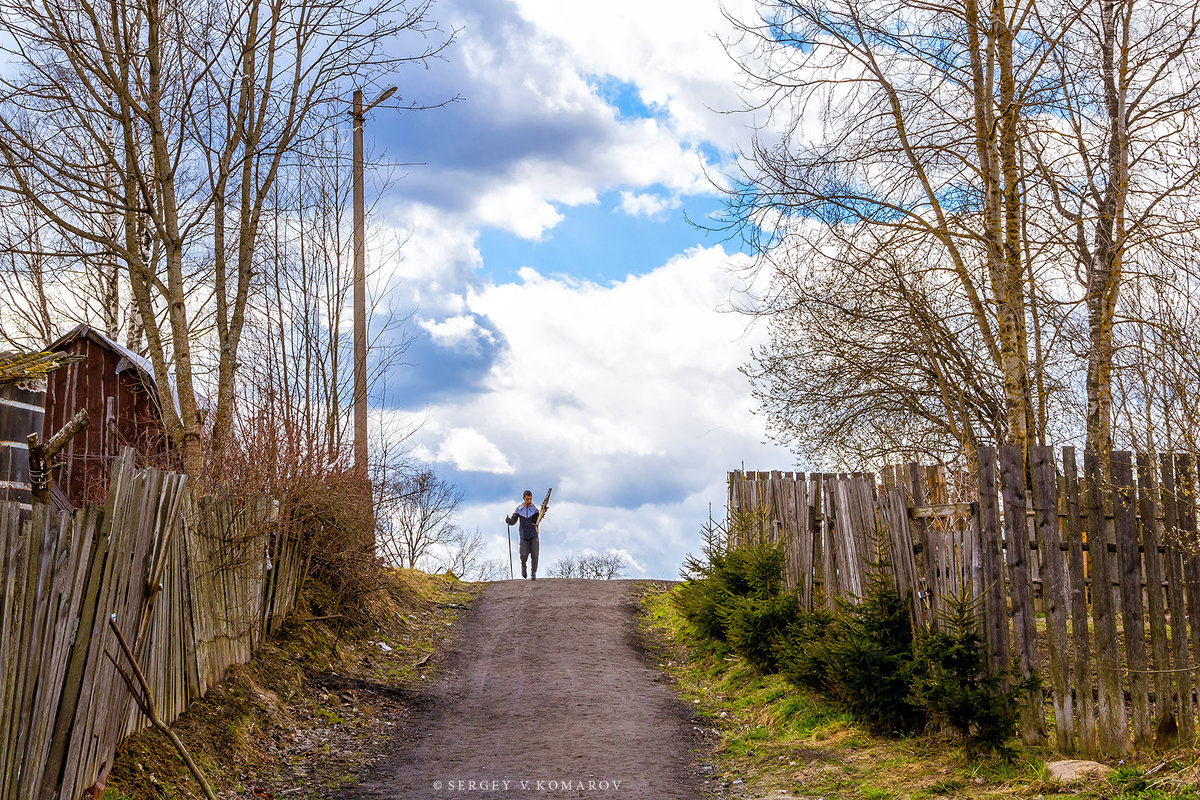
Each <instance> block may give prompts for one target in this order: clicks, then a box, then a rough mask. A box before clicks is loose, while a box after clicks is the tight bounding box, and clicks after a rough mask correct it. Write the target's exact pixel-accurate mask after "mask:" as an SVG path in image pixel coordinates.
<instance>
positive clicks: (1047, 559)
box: [1030, 447, 1075, 752]
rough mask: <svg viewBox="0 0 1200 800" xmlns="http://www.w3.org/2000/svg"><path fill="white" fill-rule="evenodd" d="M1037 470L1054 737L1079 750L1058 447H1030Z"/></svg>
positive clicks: (1035, 507)
mask: <svg viewBox="0 0 1200 800" xmlns="http://www.w3.org/2000/svg"><path fill="white" fill-rule="evenodd" d="M1030 467H1031V471H1032V473H1033V511H1034V527H1035V528H1036V530H1037V541H1038V544H1039V545H1040V547H1039V551H1040V552H1041V555H1042V566H1043V570H1042V574H1043V591H1042V608H1043V609H1044V610H1045V614H1046V638H1047V645H1048V648H1049V654H1050V686H1051V688H1052V689H1053V692H1054V693H1053V701H1054V740H1055V743H1056V744H1057V745H1058V749H1059V750H1062V751H1063V752H1071V751H1072V750H1074V749H1075V747H1074V742H1075V708H1074V702H1073V699H1072V697H1071V691H1070V648H1069V646H1068V644H1067V565H1066V559H1065V557H1064V555H1065V554H1064V553H1063V552H1062V550H1060V549H1059V544H1060V542H1061V541H1062V535H1061V532H1060V531H1059V520H1058V476H1057V472H1056V470H1055V464H1054V450H1053V448H1050V447H1034V448H1031V449H1030Z"/></svg>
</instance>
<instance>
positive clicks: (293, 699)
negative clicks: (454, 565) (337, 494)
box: [104, 570, 477, 800]
mask: <svg viewBox="0 0 1200 800" xmlns="http://www.w3.org/2000/svg"><path fill="white" fill-rule="evenodd" d="M381 582H382V588H381V589H380V590H378V591H376V592H373V593H371V594H370V595H367V596H365V597H363V598H361V600H360V602H359V604H358V608H357V610H356V613H355V615H354V618H353V619H348V618H346V617H334V618H331V619H320V620H311V619H308V617H310V616H312V613H311V611H312V609H321V608H323V607H324V604H325V599H327V598H323V594H325V593H327V592H328V591H329V590H328V589H327V587H323V586H320V585H312V586H309V587H307V589H308V595H307V596H308V599H309V601H310V602H309V603H308V604H307V605H306V606H305V607H304V609H303V610H302V611H300V612H298V613H297V614H296V615H295V618H294V619H292V620H289V622H288V624H287V625H285V626H284V628H283V630H282V631H281V632H280V634H279V635H278V636H277V637H275V638H274V640H272V641H271V642H268V643H267V644H265V645H264V646H263V647H262V648H261V649H260V650H259V652H258V653H257V654H256V655H255V657H254V659H253V660H252V661H251V662H250V663H249V664H244V665H239V666H235V667H233V668H231V669H230V670H229V672H228V674H227V675H226V677H225V680H223V681H222V682H221V683H220V684H218V685H217V686H214V687H212V688H211V689H210V690H209V692H208V694H207V695H206V696H205V697H204V698H202V699H201V700H199V701H198V702H196V703H195V704H193V706H192V707H191V708H190V709H189V710H188V712H187V713H186V714H185V715H184V716H183V717H181V718H180V719H179V720H178V721H177V722H176V724H175V726H174V727H175V730H176V732H177V733H178V734H179V736H180V738H181V739H182V740H183V742H184V744H185V745H186V746H187V747H188V749H189V751H190V752H191V753H192V756H193V758H195V760H196V761H197V763H198V764H199V765H200V767H201V768H202V769H203V770H204V771H205V773H206V774H207V775H208V776H209V779H210V781H212V783H213V785H214V788H216V789H217V790H218V792H219V794H220V795H221V796H222V797H228V798H233V797H246V798H253V797H257V798H275V797H286V798H289V800H290V799H291V798H313V797H326V796H328V795H329V794H330V793H331V792H332V791H333V790H334V789H336V788H337V787H339V786H342V785H344V784H346V783H348V782H351V781H353V780H354V779H355V777H356V776H357V775H358V774H359V773H360V772H361V771H362V770H364V769H365V768H367V767H368V766H370V764H371V763H373V761H374V760H375V759H376V758H377V757H378V756H379V755H380V754H381V753H382V750H383V747H384V745H385V744H386V743H387V741H388V739H389V738H390V737H391V734H392V733H393V732H395V731H398V730H399V729H400V726H401V724H402V723H403V721H404V719H405V718H406V716H407V715H408V714H409V713H410V712H411V710H412V701H411V696H412V692H411V689H412V687H413V685H414V683H418V684H419V682H421V681H423V680H424V679H425V675H426V674H427V673H428V672H430V671H431V670H433V669H435V668H436V666H437V664H438V661H439V653H440V650H439V648H440V647H441V646H442V645H443V643H444V642H445V641H446V636H445V632H446V629H447V627H448V626H453V624H454V621H455V619H456V618H457V617H458V616H459V614H460V613H461V611H462V610H463V609H464V608H465V607H466V605H467V604H468V603H470V602H471V600H472V599H473V598H474V596H475V594H476V592H477V587H475V586H474V585H472V584H465V583H460V582H458V581H454V580H451V579H447V578H443V577H440V576H433V575H427V574H425V573H421V572H416V571H411V570H399V571H388V572H386V573H384V575H383V576H382V581H381ZM316 616H324V615H316ZM199 796H200V793H199V790H198V788H197V787H196V786H195V784H194V783H193V782H192V780H191V778H190V776H189V775H188V774H187V772H186V769H185V768H184V766H183V764H182V761H181V760H180V759H179V757H178V755H177V754H176V753H175V751H174V750H173V749H172V748H171V747H170V745H169V744H168V743H167V742H166V740H165V738H164V737H163V736H161V735H160V734H159V733H157V732H156V731H152V730H151V731H144V732H142V733H139V734H137V735H135V736H133V737H131V738H130V739H128V740H127V741H126V742H125V743H124V744H123V745H122V747H121V750H120V751H119V752H118V754H117V758H116V760H115V762H114V765H113V770H112V773H111V775H110V777H109V780H108V786H107V788H106V790H105V794H104V797H105V798H106V800H152V799H153V800H166V799H167V798H172V799H173V798H180V799H181V800H192V798H197V797H199Z"/></svg>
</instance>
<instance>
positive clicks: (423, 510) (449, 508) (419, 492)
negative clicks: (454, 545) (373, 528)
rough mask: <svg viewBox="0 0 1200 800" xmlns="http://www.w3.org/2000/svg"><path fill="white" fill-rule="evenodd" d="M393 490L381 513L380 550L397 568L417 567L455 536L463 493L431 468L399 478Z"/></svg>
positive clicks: (377, 482) (378, 482)
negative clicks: (455, 522)
mask: <svg viewBox="0 0 1200 800" xmlns="http://www.w3.org/2000/svg"><path fill="white" fill-rule="evenodd" d="M375 483H376V484H377V485H386V484H385V482H381V481H379V480H378V479H376V480H375ZM377 491H382V490H377ZM392 491H393V495H392V498H390V499H389V500H388V501H386V502H385V504H384V505H383V507H382V508H381V509H380V513H379V519H380V521H379V525H380V528H381V531H380V533H379V536H378V542H379V551H380V553H381V554H382V555H383V557H384V558H385V559H386V560H387V561H389V562H391V563H392V564H395V565H396V566H401V567H408V568H410V569H413V568H417V567H419V566H420V565H421V564H422V563H423V562H424V561H425V559H426V557H428V556H431V555H432V554H433V553H434V552H435V551H436V550H437V549H438V548H440V547H442V546H444V545H446V544H448V543H450V542H451V541H452V539H453V537H454V536H455V535H456V533H457V527H456V526H455V524H454V519H455V516H456V515H457V513H458V507H459V504H460V503H461V502H462V493H461V492H460V491H459V490H458V489H456V488H455V487H454V485H453V484H451V483H447V482H446V480H445V479H444V478H442V477H440V476H439V475H437V474H436V473H435V472H433V471H432V470H428V469H425V470H417V471H415V472H413V473H411V474H407V475H399V476H396V478H395V484H394V489H393V490H392Z"/></svg>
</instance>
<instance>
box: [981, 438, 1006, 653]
mask: <svg viewBox="0 0 1200 800" xmlns="http://www.w3.org/2000/svg"><path fill="white" fill-rule="evenodd" d="M978 458H979V525H978V536H979V556H980V563H981V565H982V572H983V581H984V584H983V617H984V632H985V634H986V636H987V643H988V666H989V667H990V668H991V671H992V674H993V675H999V674H1000V673H1002V672H1004V671H1005V670H1007V669H1008V666H1009V664H1010V663H1011V656H1010V655H1009V648H1008V604H1007V603H1006V602H1005V599H1004V598H1005V591H1004V555H1003V553H1002V551H1001V549H1000V535H1001V531H1000V507H999V503H998V501H999V497H1000V489H999V486H998V484H997V482H996V449H995V448H994V447H981V448H979V453H978Z"/></svg>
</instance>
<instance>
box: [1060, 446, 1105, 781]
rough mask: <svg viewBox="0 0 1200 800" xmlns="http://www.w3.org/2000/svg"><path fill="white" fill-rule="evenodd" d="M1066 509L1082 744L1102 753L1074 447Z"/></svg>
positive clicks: (1068, 454) (1066, 461)
mask: <svg viewBox="0 0 1200 800" xmlns="http://www.w3.org/2000/svg"><path fill="white" fill-rule="evenodd" d="M1062 456H1063V498H1062V499H1063V512H1064V513H1065V515H1066V516H1065V519H1064V522H1065V529H1064V532H1065V534H1066V538H1067V571H1068V573H1069V578H1070V595H1071V597H1070V601H1071V642H1072V645H1073V647H1074V650H1075V665H1074V672H1073V676H1074V690H1075V692H1074V693H1075V703H1076V706H1077V707H1078V709H1079V712H1078V718H1079V747H1080V750H1082V751H1083V753H1084V754H1085V755H1087V756H1090V757H1092V758H1095V757H1097V756H1099V754H1100V745H1099V742H1098V741H1097V739H1096V703H1095V701H1094V699H1093V698H1092V647H1091V636H1090V634H1089V632H1088V597H1087V565H1086V562H1085V559H1084V555H1083V525H1082V521H1081V519H1080V514H1081V509H1080V503H1079V468H1078V466H1077V464H1076V462H1075V448H1074V447H1064V448H1063V451H1062Z"/></svg>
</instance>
